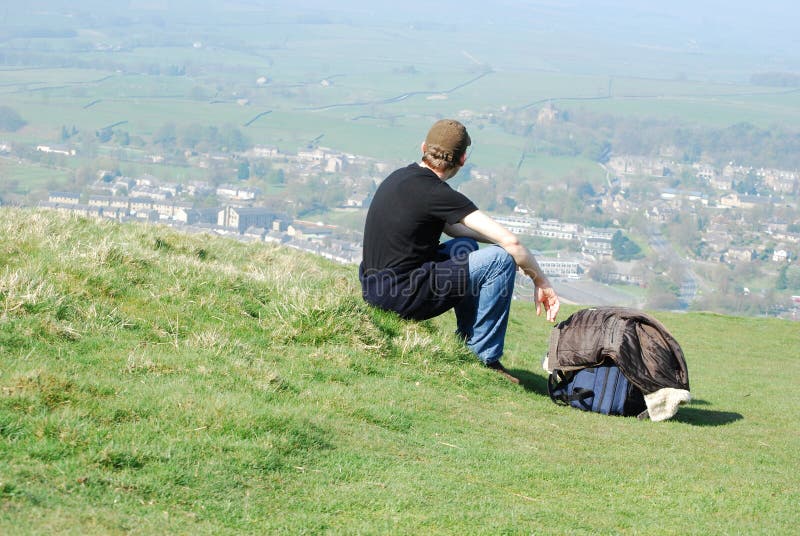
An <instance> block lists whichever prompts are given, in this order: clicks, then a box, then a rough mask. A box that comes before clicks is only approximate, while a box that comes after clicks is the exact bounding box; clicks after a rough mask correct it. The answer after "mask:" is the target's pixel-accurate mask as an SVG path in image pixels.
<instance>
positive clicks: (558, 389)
mask: <svg viewBox="0 0 800 536" xmlns="http://www.w3.org/2000/svg"><path fill="white" fill-rule="evenodd" d="M572 377H573V374H572V373H566V374H565V373H563V372H562V371H560V370H558V369H556V370H553V372H551V373H550V377H548V378H547V394H549V395H550V398H551V399H552V400H553V402H555V403H556V404H559V405H562V406H569V405H570V402H574V401H579V400H585V399H587V398H591V397H593V396H594V391H592V390H591V389H584V388H583V387H576V388H575V389H573V391H572V394H567V385H569V383H570V381H572Z"/></svg>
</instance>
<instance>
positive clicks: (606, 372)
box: [547, 363, 647, 419]
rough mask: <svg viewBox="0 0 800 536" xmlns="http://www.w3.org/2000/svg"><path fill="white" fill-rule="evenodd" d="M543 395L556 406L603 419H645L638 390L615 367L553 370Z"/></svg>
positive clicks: (603, 365)
mask: <svg viewBox="0 0 800 536" xmlns="http://www.w3.org/2000/svg"><path fill="white" fill-rule="evenodd" d="M547 392H548V393H549V394H550V398H551V399H552V400H553V402H555V403H556V404H560V405H564V406H572V407H573V408H577V409H580V410H583V411H593V412H595V413H602V414H604V415H622V416H626V417H628V416H633V415H636V416H637V417H638V418H640V419H644V418H646V417H647V406H646V405H645V402H644V395H643V394H642V391H641V389H639V388H638V387H636V386H635V385H633V384H632V383H631V382H630V381H628V378H626V377H625V375H624V374H623V373H622V371H621V370H620V369H619V367H618V366H616V365H614V364H611V363H602V364H600V365H598V366H596V367H587V368H584V369H581V370H577V371H571V372H564V371H561V370H554V371H553V372H552V373H551V374H550V377H549V379H548V381H547Z"/></svg>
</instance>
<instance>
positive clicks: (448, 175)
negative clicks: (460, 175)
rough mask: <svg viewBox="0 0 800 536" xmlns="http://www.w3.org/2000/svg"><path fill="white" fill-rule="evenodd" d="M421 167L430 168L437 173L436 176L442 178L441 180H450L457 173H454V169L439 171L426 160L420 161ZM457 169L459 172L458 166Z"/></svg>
mask: <svg viewBox="0 0 800 536" xmlns="http://www.w3.org/2000/svg"><path fill="white" fill-rule="evenodd" d="M419 167H423V168H425V169H430V170H431V171H433V172H434V173H435V174H436V176H437V177H439V178H440V179H441V180H443V181H446V180H448V179H451V178H453V176H455V173H453V170H449V171H437V170H436V169H434V168H432V167H431V166H429V165H428V164H426V163H425V162H424V161H420V162H419ZM455 171H456V172H457V171H458V168H456V170H455ZM451 173H452V174H451Z"/></svg>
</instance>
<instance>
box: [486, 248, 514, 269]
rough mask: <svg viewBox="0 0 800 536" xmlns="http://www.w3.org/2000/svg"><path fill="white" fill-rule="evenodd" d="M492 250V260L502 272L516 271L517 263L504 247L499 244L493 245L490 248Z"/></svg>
mask: <svg viewBox="0 0 800 536" xmlns="http://www.w3.org/2000/svg"><path fill="white" fill-rule="evenodd" d="M492 252H493V253H494V262H495V264H496V265H497V266H498V267H499V268H500V269H501V270H502V271H504V272H516V271H517V263H516V261H515V260H514V257H512V256H511V254H510V253H509V252H508V251H506V250H505V249H503V248H501V247H500V246H495V247H493V248H492Z"/></svg>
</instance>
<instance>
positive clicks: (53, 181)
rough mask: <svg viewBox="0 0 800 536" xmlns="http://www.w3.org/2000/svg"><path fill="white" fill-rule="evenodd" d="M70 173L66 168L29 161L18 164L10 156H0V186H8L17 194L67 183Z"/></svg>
mask: <svg viewBox="0 0 800 536" xmlns="http://www.w3.org/2000/svg"><path fill="white" fill-rule="evenodd" d="M71 175H72V174H71V172H69V171H68V170H63V169H53V168H51V167H46V166H41V165H34V164H30V163H26V164H20V163H19V162H18V161H16V160H13V159H11V158H0V188H8V189H10V190H13V192H14V193H18V194H24V193H28V192H30V191H32V190H36V189H42V188H49V187H51V186H56V185H59V184H67V182H68V180H69V179H70V178H71ZM11 186H13V188H11Z"/></svg>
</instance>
